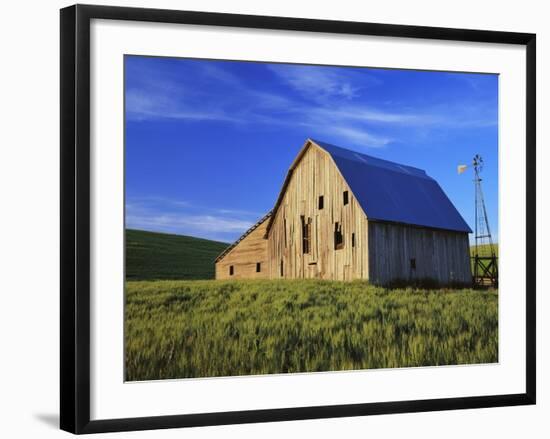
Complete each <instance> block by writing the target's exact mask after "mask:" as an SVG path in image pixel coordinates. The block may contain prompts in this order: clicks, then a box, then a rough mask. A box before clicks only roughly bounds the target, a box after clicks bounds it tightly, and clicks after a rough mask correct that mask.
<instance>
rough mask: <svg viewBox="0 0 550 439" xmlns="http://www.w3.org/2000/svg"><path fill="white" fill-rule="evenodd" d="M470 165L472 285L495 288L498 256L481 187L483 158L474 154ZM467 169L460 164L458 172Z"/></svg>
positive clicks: (496, 284)
mask: <svg viewBox="0 0 550 439" xmlns="http://www.w3.org/2000/svg"><path fill="white" fill-rule="evenodd" d="M471 167H472V168H473V170H474V187H475V246H474V254H473V256H472V262H473V271H474V272H473V280H474V285H476V286H493V287H495V288H496V287H498V258H497V255H496V252H495V246H494V244H493V237H492V235H491V228H490V227H489V219H488V217H487V209H486V207H485V199H484V197H483V189H482V188H481V181H482V179H481V176H480V174H481V171H482V170H483V159H482V158H481V156H480V155H479V154H476V155H475V156H474V159H473V161H472V164H471ZM467 169H468V165H460V166H458V173H459V174H462V173H463V172H465V171H466V170H467Z"/></svg>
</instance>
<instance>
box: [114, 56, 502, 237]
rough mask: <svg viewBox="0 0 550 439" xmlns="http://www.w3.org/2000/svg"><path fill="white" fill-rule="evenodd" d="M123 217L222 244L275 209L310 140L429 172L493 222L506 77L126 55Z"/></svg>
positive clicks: (465, 207) (468, 208)
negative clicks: (482, 201)
mask: <svg viewBox="0 0 550 439" xmlns="http://www.w3.org/2000/svg"><path fill="white" fill-rule="evenodd" d="M125 98H126V145H125V146H126V175H125V178H126V226H127V227H128V228H136V229H142V230H151V231H160V232H169V233H177V234H184V235H191V236H198V237H204V238H208V239H215V240H220V241H225V242H231V241H233V240H235V239H236V238H238V236H240V234H241V233H242V232H244V231H245V230H246V229H247V228H248V227H249V226H250V225H251V224H253V223H254V222H256V220H257V219H258V218H260V217H261V216H263V215H264V214H265V213H266V212H267V211H269V210H270V209H271V208H272V207H273V205H274V203H275V199H276V197H277V195H278V192H279V190H280V187H281V184H282V182H283V180H284V177H285V174H286V171H287V169H288V167H289V165H290V163H291V162H292V160H293V159H294V157H295V156H296V154H297V152H298V151H299V149H300V148H301V147H302V145H303V144H304V142H305V140H306V139H307V138H308V137H311V138H315V139H319V140H322V141H325V142H329V143H333V144H335V145H339V146H342V147H344V148H348V149H353V150H356V151H360V152H363V153H365V154H369V155H372V156H375V157H380V158H383V159H387V160H392V161H396V162H399V163H403V164H407V165H412V166H416V167H419V168H421V169H424V170H426V172H427V173H428V174H429V175H430V176H431V177H433V178H435V179H436V180H437V181H438V182H439V184H440V185H441V186H442V188H443V190H444V191H445V192H446V194H447V195H448V196H449V198H450V199H451V201H452V202H453V203H454V205H455V206H456V207H457V209H458V210H459V212H460V213H461V214H462V216H463V217H464V219H465V220H466V222H467V223H468V224H469V225H470V227H471V228H472V229H473V228H474V204H473V199H474V188H473V183H472V172H471V170H469V171H467V172H466V173H464V174H462V175H458V174H457V165H460V164H469V163H471V160H472V157H473V156H474V155H475V154H481V155H482V156H483V158H484V160H485V168H484V170H483V173H482V177H483V185H484V187H483V188H484V192H485V198H486V203H487V208H488V215H489V220H490V226H491V229H492V230H491V231H492V232H493V233H494V236H495V241H496V240H497V233H498V227H497V226H498V224H497V213H498V192H497V191H498V162H497V160H498V76H497V75H487V74H472V73H449V72H430V71H411V70H388V69H371V68H351V67H331V66H307V65H291V64H272V63H252V62H238V61H213V60H193V59H179V58H157V57H137V56H126V57H125Z"/></svg>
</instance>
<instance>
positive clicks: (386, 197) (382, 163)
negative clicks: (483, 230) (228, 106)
mask: <svg viewBox="0 0 550 439" xmlns="http://www.w3.org/2000/svg"><path fill="white" fill-rule="evenodd" d="M310 146H317V147H319V148H321V149H322V150H324V151H325V152H326V153H328V154H329V155H330V156H331V158H332V160H333V162H334V163H335V165H336V166H337V168H338V170H339V171H340V174H341V175H342V177H343V178H344V180H345V181H346V183H347V184H348V186H349V187H350V189H351V192H352V194H353V195H354V196H355V198H356V200H357V202H358V203H359V205H360V206H361V208H362V209H363V212H364V213H365V215H366V216H367V219H369V220H372V221H387V222H394V223H401V224H409V225H415V226H421V227H429V228H434V229H443V230H452V231H457V232H464V233H471V232H472V230H471V229H470V227H469V226H468V224H467V223H466V221H464V219H463V218H462V216H461V215H460V213H459V212H458V210H456V208H455V207H454V205H453V203H452V202H451V201H450V200H449V198H448V197H447V195H445V192H443V189H441V187H440V186H439V184H438V183H437V181H435V180H434V179H433V178H431V177H430V176H429V175H427V174H426V172H425V171H423V170H422V169H418V168H414V167H412V166H406V165H401V164H399V163H394V162H390V161H388V160H382V159H379V158H376V157H372V156H369V155H366V154H362V153H359V152H355V151H350V150H348V149H344V148H341V147H339V146H335V145H331V144H329V143H325V142H321V141H318V140H313V139H308V140H307V141H306V143H305V145H304V147H303V148H302V150H301V151H300V153H299V154H298V156H297V157H296V159H295V160H294V162H293V163H292V165H291V167H290V169H289V171H288V174H287V177H286V179H285V182H284V184H283V188H282V190H281V193H280V194H279V198H278V200H277V203H276V204H275V207H274V209H273V211H272V212H273V214H272V216H271V218H270V219H269V220H270V223H269V224H268V227H267V230H268V232H269V228H270V226H271V222H272V221H273V218H274V217H275V212H276V211H277V208H278V207H279V204H280V202H281V201H282V197H283V196H284V192H285V189H286V187H287V185H288V183H289V181H290V178H291V176H292V172H293V170H294V168H295V167H296V166H297V164H298V163H299V161H300V159H301V158H302V157H303V155H304V153H305V151H306V150H307V148H309V147H310Z"/></svg>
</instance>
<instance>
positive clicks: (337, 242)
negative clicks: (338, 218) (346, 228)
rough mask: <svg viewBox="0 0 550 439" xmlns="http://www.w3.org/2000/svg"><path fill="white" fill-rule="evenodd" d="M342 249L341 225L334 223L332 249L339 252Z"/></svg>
mask: <svg viewBox="0 0 550 439" xmlns="http://www.w3.org/2000/svg"><path fill="white" fill-rule="evenodd" d="M342 248H344V235H343V233H342V225H341V224H340V223H334V249H335V250H340V249H342Z"/></svg>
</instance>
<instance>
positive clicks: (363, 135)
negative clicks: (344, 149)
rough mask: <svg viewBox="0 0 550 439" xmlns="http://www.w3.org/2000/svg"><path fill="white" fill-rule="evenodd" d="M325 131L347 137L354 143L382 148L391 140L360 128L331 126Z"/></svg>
mask: <svg viewBox="0 0 550 439" xmlns="http://www.w3.org/2000/svg"><path fill="white" fill-rule="evenodd" d="M325 132H326V133H327V134H333V135H336V136H338V137H341V138H344V139H347V140H348V141H350V142H351V143H353V144H355V145H365V146H368V147H371V148H383V147H385V146H386V145H387V144H388V143H390V142H391V141H392V139H390V138H386V137H381V136H376V135H373V134H370V133H369V132H367V131H365V130H362V129H361V128H351V127H345V126H332V127H328V128H327V129H326V130H325Z"/></svg>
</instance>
